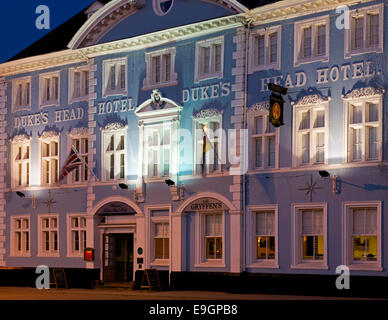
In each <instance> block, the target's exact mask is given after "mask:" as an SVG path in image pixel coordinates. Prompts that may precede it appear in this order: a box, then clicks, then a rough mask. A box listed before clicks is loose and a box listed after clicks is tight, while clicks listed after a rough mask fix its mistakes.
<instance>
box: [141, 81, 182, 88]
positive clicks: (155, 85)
mask: <svg viewBox="0 0 388 320" xmlns="http://www.w3.org/2000/svg"><path fill="white" fill-rule="evenodd" d="M176 85H178V81H176V80H175V81H169V82H161V83H155V84H147V85H145V86H143V87H142V88H141V90H143V91H146V90H153V89H159V88H164V87H172V86H176Z"/></svg>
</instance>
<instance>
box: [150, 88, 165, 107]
mask: <svg viewBox="0 0 388 320" xmlns="http://www.w3.org/2000/svg"><path fill="white" fill-rule="evenodd" d="M151 99H152V103H153V104H156V105H157V106H158V107H160V106H161V105H162V104H163V101H162V95H161V94H160V92H159V91H158V89H155V90H152V93H151Z"/></svg>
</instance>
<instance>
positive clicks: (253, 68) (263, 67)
mask: <svg viewBox="0 0 388 320" xmlns="http://www.w3.org/2000/svg"><path fill="white" fill-rule="evenodd" d="M271 69H272V70H280V62H276V63H271V64H265V65H260V66H257V65H252V66H250V67H249V71H248V73H249V74H251V73H254V72H258V71H263V70H271Z"/></svg>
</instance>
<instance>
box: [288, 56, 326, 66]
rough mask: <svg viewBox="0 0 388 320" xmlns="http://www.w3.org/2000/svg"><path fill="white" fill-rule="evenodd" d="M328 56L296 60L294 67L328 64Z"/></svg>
mask: <svg viewBox="0 0 388 320" xmlns="http://www.w3.org/2000/svg"><path fill="white" fill-rule="evenodd" d="M328 61H329V56H327V55H326V56H316V57H312V58H304V59H298V60H297V61H295V64H294V67H299V66H300V65H302V64H308V63H313V62H328Z"/></svg>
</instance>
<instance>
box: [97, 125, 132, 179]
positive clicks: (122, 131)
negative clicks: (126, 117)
mask: <svg viewBox="0 0 388 320" xmlns="http://www.w3.org/2000/svg"><path fill="white" fill-rule="evenodd" d="M127 128H128V127H127V126H123V125H120V126H116V127H112V128H103V129H101V139H102V141H101V145H102V148H101V160H102V161H101V172H102V177H103V181H118V180H120V181H124V180H126V176H127ZM112 135H113V136H114V145H115V146H114V150H108V146H109V145H110V142H111V140H110V139H111V136H112ZM120 136H124V149H116V145H119V144H120V142H121V138H120ZM122 154H123V155H124V177H122V178H120V167H121V165H120V161H121V155H122ZM111 155H114V178H113V179H112V178H111V177H110V173H111V172H110V156H111ZM108 169H109V170H108ZM108 171H109V176H108Z"/></svg>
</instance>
